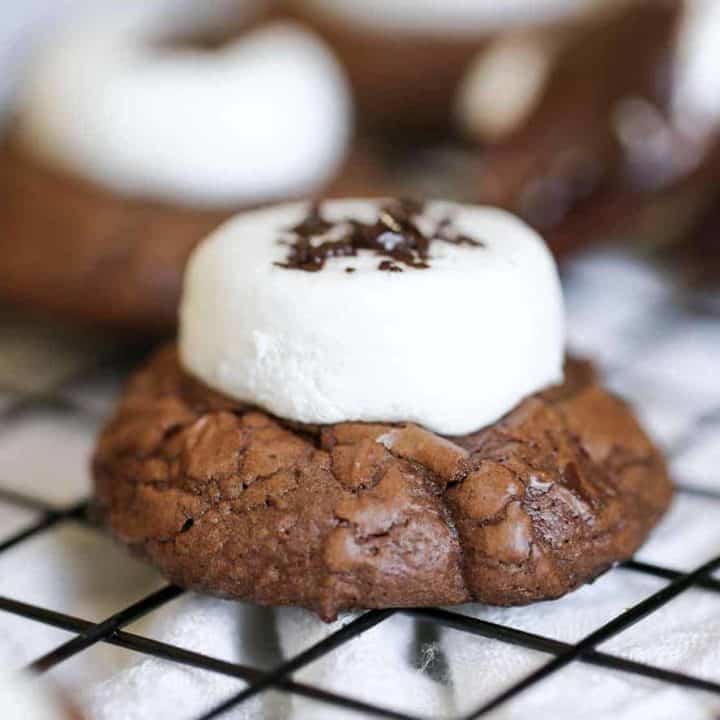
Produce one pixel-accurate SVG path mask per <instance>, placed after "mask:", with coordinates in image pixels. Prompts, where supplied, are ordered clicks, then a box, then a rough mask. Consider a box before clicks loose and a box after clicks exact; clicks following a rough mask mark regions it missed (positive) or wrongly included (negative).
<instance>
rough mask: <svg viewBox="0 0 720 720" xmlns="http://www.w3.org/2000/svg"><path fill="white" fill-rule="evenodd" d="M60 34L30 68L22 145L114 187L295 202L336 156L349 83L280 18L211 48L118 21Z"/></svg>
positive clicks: (173, 196)
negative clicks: (175, 42) (164, 38)
mask: <svg viewBox="0 0 720 720" xmlns="http://www.w3.org/2000/svg"><path fill="white" fill-rule="evenodd" d="M116 15H117V13H114V14H111V16H110V19H112V22H111V21H110V19H108V20H106V21H104V22H100V21H98V20H97V19H96V20H95V22H93V23H87V24H86V25H83V26H81V27H80V28H79V29H76V30H73V31H72V32H66V33H64V34H61V36H60V37H59V38H56V39H55V40H54V41H53V42H50V43H49V45H48V46H47V47H46V48H45V51H44V53H42V54H41V56H40V57H39V58H38V61H37V63H36V64H35V65H34V67H33V68H32V69H31V72H30V76H29V79H28V82H27V84H26V90H25V92H24V95H23V97H22V98H21V102H20V108H19V117H18V134H19V137H20V140H21V142H22V143H23V145H24V146H25V147H26V148H27V149H28V151H30V152H32V153H33V154H35V155H37V156H38V157H40V158H41V159H42V160H44V161H45V162H48V163H50V164H52V165H54V166H56V167H59V168H61V169H63V170H66V171H69V172H72V173H75V174H77V175H80V176H82V177H85V178H86V179H89V180H91V181H93V182H96V183H98V184H101V185H103V186H105V187H107V188H109V189H110V190H112V191H115V192H119V193H123V194H133V195H142V196H149V197H152V198H156V199H160V200H166V201H171V202H179V203H181V204H187V205H196V206H223V205H232V204H238V203H251V202H255V201H258V200H267V199H272V198H280V197H288V196H292V195H303V194H307V193H309V192H312V191H313V190H315V189H317V188H318V187H320V186H321V185H322V184H323V183H324V182H325V181H327V180H328V179H329V178H330V177H331V176H332V174H333V173H334V171H335V170H336V169H337V167H338V165H339V163H340V161H341V160H342V157H343V154H344V151H345V149H346V146H347V142H348V138H349V133H350V126H351V120H350V100H349V94H348V90H347V87H346V83H345V79H344V76H343V75H342V72H341V70H340V69H339V66H338V64H337V62H336V61H335V60H334V58H333V57H332V55H331V54H330V52H329V51H328V50H327V49H326V48H325V46H324V45H323V44H321V42H320V41H319V40H318V39H317V38H316V37H315V36H313V35H312V34H310V33H309V32H307V31H306V30H305V29H303V28H302V27H301V26H299V25H297V24H294V23H291V22H275V23H268V24H265V25H263V26H260V27H259V29H255V30H253V31H249V32H247V33H246V34H245V35H243V36H241V37H239V38H238V39H237V40H235V41H234V42H230V43H228V44H226V45H225V46H223V47H221V48H218V49H215V50H210V51H209V50H200V49H193V48H189V47H184V48H181V47H175V48H173V47H171V46H167V44H166V46H165V47H162V46H161V45H160V44H159V43H158V42H157V38H155V35H156V34H157V31H156V29H155V26H156V25H157V24H158V23H157V18H152V19H153V20H154V22H153V23H150V22H149V21H148V22H146V23H145V25H147V27H145V26H144V25H143V23H142V22H140V21H135V22H126V23H124V24H123V23H120V27H119V28H118V27H116V23H115V16H116Z"/></svg>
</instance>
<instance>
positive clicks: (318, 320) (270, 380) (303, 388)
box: [180, 200, 564, 435]
mask: <svg viewBox="0 0 720 720" xmlns="http://www.w3.org/2000/svg"><path fill="white" fill-rule="evenodd" d="M383 205H384V202H383V201H370V200H342V201H328V202H326V203H324V204H323V206H322V215H323V217H324V218H325V219H326V220H328V221H330V222H332V223H341V222H342V221H343V220H347V219H348V218H352V219H355V220H359V221H362V222H365V223H373V222H375V221H376V220H377V218H378V215H379V212H380V209H381V208H382V207H383ZM307 211H308V208H307V205H306V204H303V203H291V204H283V205H279V206H275V207H272V208H268V209H264V210H260V211H255V212H250V213H246V214H242V215H239V216H237V217H235V218H234V219H232V220H231V221H229V222H228V223H226V224H225V225H223V226H221V227H220V228H219V229H218V230H217V231H215V232H214V233H213V234H212V235H211V236H210V237H209V238H208V239H207V240H206V241H205V242H204V243H202V244H201V245H200V246H199V248H198V249H196V251H195V252H194V254H193V256H192V257H191V259H190V262H189V266H188V269H187V271H186V276H185V284H184V293H183V298H182V302H181V310H180V354H181V360H182V363H183V365H184V367H185V368H186V369H187V370H188V371H189V372H190V373H192V374H194V375H196V376H197V377H198V378H200V379H202V380H203V381H205V382H206V383H207V384H208V385H209V386H211V387H213V388H216V389H218V390H220V391H222V392H224V393H226V394H228V395H229V396H231V397H234V398H236V399H238V400H241V401H245V402H249V403H253V404H255V405H257V406H259V407H261V408H264V409H265V410H268V411H269V412H271V413H274V414H275V415H278V416H280V417H283V418H287V419H290V420H295V421H299V422H305V423H337V422H342V421H350V420H357V421H385V422H395V421H409V422H415V423H418V424H420V425H423V426H425V427H428V428H430V429H431V430H434V431H436V432H439V433H443V434H448V435H454V434H462V433H468V432H471V431H474V430H477V429H478V428H480V427H482V426H484V425H487V424H489V423H492V422H494V421H496V420H498V419H499V418H500V417H501V416H502V415H503V414H505V413H506V412H507V411H508V410H510V409H511V408H512V407H513V406H515V405H516V404H517V403H518V402H519V401H520V400H521V399H522V398H524V397H525V396H527V395H529V394H531V393H533V392H536V391H537V390H540V389H541V388H543V387H546V386H548V385H551V384H553V383H556V382H559V381H560V380H561V378H562V363H563V354H564V320H563V303H562V295H561V290H560V285H559V281H558V276H557V271H556V267H555V264H554V261H553V259H552V257H551V255H550V253H549V251H548V249H547V247H546V246H545V244H544V243H543V241H542V239H541V238H540V237H539V236H538V235H537V234H536V233H535V232H534V231H533V230H532V229H531V228H530V227H528V226H527V225H525V224H524V223H522V222H521V221H520V220H519V219H517V218H515V217H513V216H512V215H510V214H508V213H506V212H504V211H502V210H498V209H494V208H489V207H477V206H469V205H456V204H451V203H441V202H433V203H430V204H428V205H427V206H426V207H425V208H424V209H423V211H422V216H421V217H418V218H417V220H416V221H417V224H418V226H420V225H421V224H425V225H432V224H433V223H435V222H437V221H439V220H440V219H441V218H443V217H450V218H451V219H452V220H451V223H452V226H453V228H454V229H455V230H456V231H458V232H459V233H462V234H463V235H466V236H468V237H470V238H474V239H475V240H477V241H480V242H481V243H482V245H480V246H475V245H468V244H452V243H449V242H443V241H440V240H434V241H433V242H432V243H431V244H430V247H429V259H428V263H429V267H428V268H426V269H418V268H414V267H408V266H404V267H402V270H403V271H402V272H383V271H380V270H379V269H378V265H379V263H380V262H382V261H383V258H382V257H378V256H377V255H376V254H374V252H372V251H367V250H359V251H358V254H357V255H356V256H352V257H335V258H330V259H328V260H327V261H326V262H325V265H324V267H323V268H322V269H321V270H319V271H317V272H307V271H304V270H299V269H288V268H285V267H279V266H278V265H277V264H275V263H282V262H285V261H286V260H287V257H288V251H289V248H288V246H287V244H282V240H283V239H285V240H287V238H288V228H290V227H292V226H295V225H296V224H297V223H299V222H300V221H301V220H303V219H304V218H305V217H306V215H307ZM339 227H340V226H339V225H335V226H334V227H333V228H332V229H331V230H330V231H328V232H329V235H332V233H334V232H336V231H337V230H338V228H339ZM315 242H317V241H315ZM348 268H353V271H352V272H348V270H347V269H348Z"/></svg>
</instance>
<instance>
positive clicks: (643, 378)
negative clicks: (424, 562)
mask: <svg viewBox="0 0 720 720" xmlns="http://www.w3.org/2000/svg"><path fill="white" fill-rule="evenodd" d="M565 288H566V305H567V308H568V311H569V321H570V322H569V332H570V339H571V344H572V345H573V346H574V347H578V348H580V349H581V350H583V351H585V352H587V353H590V354H592V355H597V356H598V357H599V359H600V364H601V366H602V367H603V368H604V369H605V370H606V371H607V372H608V373H609V379H610V381H611V384H612V385H613V387H616V388H617V389H618V390H621V391H622V392H623V394H625V395H627V396H628V397H629V398H630V399H631V401H632V402H634V403H635V404H636V406H637V407H638V410H639V412H640V413H641V414H642V415H643V417H644V418H645V419H646V422H648V424H649V427H651V428H652V429H653V431H654V432H655V433H656V435H657V437H658V438H659V440H660V442H661V443H663V444H664V445H666V447H668V448H669V450H670V451H671V458H670V459H671V464H672V468H673V472H674V474H675V476H676V477H677V478H678V480H679V481H681V482H683V483H685V484H692V485H694V486H697V487H701V488H704V489H709V490H720V477H719V476H718V470H717V468H718V463H717V445H718V438H719V435H720V422H718V420H719V418H716V419H715V420H713V418H714V416H713V414H712V412H711V410H712V408H713V407H715V408H717V407H718V405H720V376H718V373H717V372H716V370H715V369H716V368H717V367H719V366H720V363H719V361H720V342H719V338H718V333H719V332H720V329H719V328H718V324H717V323H712V322H708V321H707V320H702V319H698V318H694V317H692V316H689V315H685V314H684V312H683V311H682V309H681V308H680V307H679V306H675V305H672V304H671V299H672V298H671V290H670V289H669V287H668V286H667V285H666V284H665V283H664V282H663V278H662V277H661V276H660V275H658V274H657V273H656V272H655V271H653V270H652V269H651V268H650V267H649V266H647V265H644V264H641V263H639V262H638V261H635V260H631V259H628V258H626V257H624V256H622V255H620V254H618V253H607V252H597V253H593V254H590V255H587V256H585V257H584V258H582V259H581V260H578V261H577V262H576V263H574V264H573V265H572V266H571V267H570V268H569V269H568V271H567V272H566V273H565ZM0 344H1V343H0ZM0 352H2V348H1V347H0ZM115 385H116V384H115V383H114V382H98V379H97V378H96V377H92V378H89V379H88V380H87V381H86V382H78V383H74V384H73V386H72V387H71V388H70V389H69V390H68V394H67V396H68V397H69V398H70V399H71V400H73V401H75V402H77V404H78V405H79V406H81V407H85V408H104V407H107V406H108V404H109V402H108V400H109V397H110V394H111V393H112V392H113V391H114V388H115ZM10 399H12V398H10ZM698 420H702V421H703V424H702V432H699V433H697V434H696V433H694V432H690V430H691V429H692V427H693V424H694V423H695V422H696V421H698ZM53 427H54V428H55V429H56V433H53V432H51V431H50V429H51V428H53ZM94 432H95V423H94V422H92V421H87V422H85V421H84V420H82V419H81V418H80V417H79V416H78V417H76V416H75V415H73V414H72V413H70V412H68V411H61V410H58V409H54V408H52V407H49V408H48V409H47V410H46V411H43V412H38V413H36V412H27V413H25V414H23V415H22V416H20V417H16V418H14V419H13V420H12V422H10V421H6V422H0V487H10V488H13V489H15V490H22V491H23V492H26V493H27V494H30V495H33V496H34V497H41V498H47V499H48V500H49V501H52V502H53V503H56V504H58V503H63V504H64V503H69V502H74V501H75V500H77V499H78V498H79V497H81V496H82V495H83V494H84V493H86V492H88V491H89V479H88V475H87V473H86V472H85V471H84V468H83V463H84V460H83V457H86V455H87V452H88V450H89V448H90V446H91V439H92V435H93V433H94ZM688 441H689V442H688ZM22 458H24V459H25V460H24V462H25V465H23V463H22V462H20V460H21V459H22ZM19 475H21V476H19ZM36 517H37V516H36V515H35V514H34V513H32V512H30V511H18V510H16V509H14V508H11V507H10V506H8V505H7V504H4V503H2V502H0V542H1V541H2V540H3V539H5V538H6V537H9V536H10V535H11V534H12V533H14V532H16V531H18V529H20V528H22V527H25V526H27V525H28V524H29V523H31V522H32V521H33V520H34V519H35V518H36ZM718 553H720V502H718V501H713V500H710V499H706V498H702V497H699V496H691V495H687V494H679V495H678V496H677V498H676V500H675V502H674V505H673V507H672V509H671V510H670V512H669V513H668V515H667V517H666V518H665V519H664V520H663V521H662V523H661V524H660V526H659V527H658V528H657V530H656V531H655V532H654V533H653V535H652V537H651V539H650V541H649V542H648V543H647V544H646V545H645V546H644V547H643V548H642V549H641V550H640V552H639V553H638V559H639V560H643V561H646V562H652V563H657V564H660V565H664V566H666V567H670V568H674V569H678V570H691V569H693V568H694V567H697V566H698V565H700V564H701V563H703V562H705V561H706V560H708V559H709V558H711V557H713V556H715V555H716V554H718ZM664 582H665V581H663V580H661V579H659V578H654V577H651V576H648V575H645V574H642V573H638V572H633V571H630V570H621V569H617V570H614V571H612V572H610V573H608V574H606V575H605V576H603V577H601V578H600V579H598V580H597V581H596V582H595V583H594V584H592V585H589V586H586V587H584V588H582V589H581V590H579V591H577V592H575V593H573V594H571V595H569V596H567V597H565V598H563V599H561V600H558V601H555V602H549V603H540V604H537V605H532V606H528V607H524V608H507V609H499V608H488V607H482V606H474V607H472V606H464V607H462V608H456V609H455V611H458V612H463V613H468V614H471V615H475V616H477V617H479V618H483V619H486V620H491V621H493V622H499V623H502V624H507V625H510V626H512V627H515V628H520V629H523V630H526V631H529V632H534V633H538V634H541V635H548V636H550V637H553V638H556V639H558V640H561V641H563V642H568V643H573V642H576V641H578V640H579V639H581V638H582V637H583V636H585V635H587V634H589V633H590V632H592V631H593V630H595V629H597V628H598V627H599V626H600V625H602V624H603V623H605V622H607V621H608V620H610V619H611V618H612V617H614V616H615V615H617V614H618V613H620V612H622V611H623V610H624V609H625V608H627V607H630V606H631V605H633V604H635V603H637V602H639V601H640V600H642V599H643V598H645V597H647V596H648V595H650V594H652V593H653V592H655V591H656V590H657V589H659V588H661V587H663V584H664ZM162 583H163V581H162V579H161V578H160V577H159V576H158V575H157V574H156V573H155V572H154V571H152V570H151V569H148V568H146V567H145V566H144V565H142V563H140V562H139V561H137V560H135V559H133V558H132V557H130V556H129V555H128V554H127V553H126V552H125V551H124V550H123V548H121V547H120V546H118V545H116V544H115V543H113V542H112V541H110V540H109V539H108V538H105V537H103V536H102V535H100V534H98V533H97V532H96V531H95V530H91V529H86V528H82V527H80V526H77V525H74V524H67V525H62V526H60V527H56V528H54V529H51V530H48V531H46V532H45V533H43V534H40V535H38V536H36V537H34V538H33V539H32V540H29V541H26V542H23V543H20V544H19V545H17V546H16V547H14V548H13V549H12V550H10V551H8V552H6V553H0V593H1V594H3V595H8V596H11V597H15V598H19V599H22V600H24V601H26V602H34V603H37V604H39V605H42V606H45V607H49V608H55V609H59V610H61V611H63V612H67V613H70V614H73V615H77V616H81V617H83V618H85V619H89V620H93V621H98V620H101V619H103V618H104V617H107V616H108V615H110V614H112V613H114V612H117V611H118V610H120V609H121V608H123V607H125V606H126V605H128V604H130V603H132V602H134V601H137V600H138V599H140V598H141V597H143V596H145V595H147V594H149V593H150V592H152V591H154V590H155V589H157V588H158V587H160V586H161V585H162ZM719 609H720V596H718V595H717V594H716V593H711V592H708V591H703V590H691V591H688V592H687V593H686V594H683V595H682V596H681V597H680V598H677V599H676V600H674V601H673V602H671V603H670V604H669V605H668V606H667V607H666V608H665V609H663V610H662V611H660V612H658V613H656V614H653V615H651V616H650V617H649V618H646V619H645V620H643V621H642V622H640V623H638V624H637V625H636V626H634V627H633V628H631V629H629V630H627V631H626V632H624V633H622V634H620V635H619V636H618V637H616V638H614V639H612V640H611V641H609V642H606V643H604V644H603V645H602V646H601V648H599V649H600V650H602V651H603V652H609V653H613V654H617V655H620V656H623V657H627V658H632V659H634V660H638V661H642V662H646V663H650V664H654V665H658V666H660V667H663V668H668V669H672V670H676V671H680V672H684V673H689V674H697V675H699V676H701V677H706V678H709V679H715V680H717V679H718V674H717V668H718V666H719V665H720V620H719V619H718V618H720V612H718V610H719ZM273 618H275V621H273ZM350 619H351V618H349V617H345V618H341V620H340V621H338V623H335V624H332V625H324V624H323V623H321V622H320V621H319V620H317V619H316V618H315V617H314V616H312V615H310V614H309V613H306V612H304V611H301V610H294V609H280V610H278V611H277V612H276V613H275V614H273V613H272V612H269V611H261V610H257V609H253V608H250V607H249V606H247V605H244V604H239V603H228V602H223V601H219V600H214V599H209V598H202V597H199V596H197V595H193V594H190V593H189V594H187V595H183V596H182V597H181V598H179V599H177V600H175V601H173V602H172V603H169V604H168V605H166V606H165V607H164V608H163V609H161V610H159V611H156V612H155V613H151V614H150V615H149V616H147V617H146V618H144V619H143V620H142V621H141V622H136V623H134V624H133V625H131V626H130V627H129V628H128V630H129V631H131V632H136V633H140V634H144V635H148V636H151V637H154V638H158V639H161V640H164V641H166V642H169V643H174V644H178V645H180V646H182V647H185V648H189V649H193V650H195V651H198V652H202V653H206V654H208V655H211V656H214V657H220V658H223V659H226V660H230V661H234V662H243V663H247V664H250V665H253V666H255V667H259V668H261V669H271V668H272V667H275V666H277V665H278V664H279V663H280V662H282V661H283V660H287V659H288V658H290V657H293V656H294V655H296V654H297V653H299V652H302V651H303V650H305V649H307V648H308V647H310V646H311V645H312V644H314V643H315V642H317V641H319V640H321V639H322V638H324V637H326V636H327V635H328V634H329V633H330V632H332V631H333V630H335V629H337V628H338V627H339V626H340V624H342V623H344V622H348V620H350ZM415 632H416V628H415V621H414V620H412V619H410V618H408V617H406V616H403V615H397V616H394V617H393V618H392V619H390V620H388V621H386V622H383V623H381V624H380V625H378V626H376V627H374V628H372V629H371V630H369V631H367V632H366V633H365V634H364V635H362V636H360V637H358V638H356V639H354V640H353V641H352V642H350V643H349V644H348V645H346V646H344V647H343V648H341V649H340V650H336V651H334V652H333V653H332V654H331V655H329V656H327V657H325V658H322V659H319V660H317V661H315V662H314V663H313V664H312V665H310V666H309V667H307V668H305V669H303V670H302V671H300V672H298V673H296V676H295V678H294V679H295V680H297V681H301V682H306V683H311V684H314V685H317V686H319V687H321V688H323V689H325V690H330V691H333V692H337V693H342V694H347V695H350V696H351V697H355V698H358V699H361V700H364V701H367V702H372V703H375V704H377V705H381V706H383V707H388V708H393V709H396V710H400V711H406V712H409V713H416V714H418V715H422V716H425V717H443V716H453V715H456V714H457V713H459V712H463V711H468V710H470V709H472V708H473V707H476V706H477V705H479V704H480V703H482V702H484V701H487V700H488V699H489V698H491V697H493V696H494V695H495V694H496V693H497V692H499V691H500V690H502V689H504V688H506V687H508V686H509V685H510V684H511V683H513V682H514V681H516V680H518V679H520V678H521V677H523V676H524V675H525V674H526V673H528V672H530V671H532V670H533V669H535V668H537V667H539V666H540V664H542V663H544V662H547V661H548V660H549V659H550V656H549V655H545V654H541V653H537V652H531V651H528V650H525V649H523V648H519V647H515V646H511V645H508V644H505V643H502V642H500V641H495V640H490V639H485V638H481V637H475V636H471V635H467V634H465V633H462V632H459V631H456V630H442V631H441V632H440V633H439V638H437V640H436V641H435V643H434V644H430V645H428V646H426V647H424V648H423V647H420V646H419V643H418V641H417V638H416V636H415ZM69 637H71V635H70V634H68V633H66V632H63V631H60V630H56V629H54V628H50V627H48V626H45V625H42V624H40V623H36V622H32V621H30V620H24V619H22V618H17V617H15V616H13V615H10V614H7V613H0V647H7V648H12V650H11V651H10V652H11V653H12V659H13V660H12V664H13V665H14V666H22V665H24V664H26V663H28V662H30V661H31V660H33V659H34V658H36V657H38V656H39V655H42V654H44V653H45V652H47V651H49V650H51V649H52V648H53V647H55V646H56V645H59V644H60V643H61V642H64V641H66V640H67V639H68V638H69ZM268 648H269V649H268ZM433 658H435V660H436V662H434V663H429V664H430V669H427V668H426V669H423V668H425V666H426V665H428V662H426V661H428V660H432V659H433ZM419 668H420V669H419ZM49 678H50V679H51V680H54V681H55V682H56V683H57V684H58V685H59V686H60V687H61V688H62V689H64V690H65V691H66V692H67V693H68V694H70V695H73V696H78V697H79V699H80V701H81V703H82V705H83V706H84V709H85V711H86V713H87V716H88V720H95V719H96V718H99V719H100V720H135V718H138V719H139V718H146V717H148V718H153V720H165V718H168V719H172V720H191V718H193V717H196V716H197V715H198V714H199V713H201V712H203V711H206V710H208V709H210V708H211V707H214V706H215V705H216V704H217V703H219V702H222V701H223V700H225V699H226V698H228V697H230V696H231V695H233V694H234V693H236V692H238V691H240V690H241V689H242V688H243V687H244V683H243V682H242V681H239V680H235V679H232V678H227V677H223V676H222V675H218V674H215V673H210V672H207V671H204V670H197V669H193V668H187V667H182V666H178V665H176V664H174V663H170V662H167V661H162V660H156V659H153V658H148V657H146V656H140V655H137V654H135V653H131V652H129V651H125V650H122V649H120V648H117V647H114V646H110V645H107V644H104V643H99V644H98V645H96V646H94V647H93V648H92V649H90V650H88V651H86V652H84V653H82V654H80V655H79V656H77V657H75V658H73V659H71V660H68V661H66V662H64V663H62V664H60V665H59V666H57V667H56V668H55V669H54V670H53V671H52V672H51V673H50V674H49ZM718 712H720V699H719V698H717V697H715V696H712V695H708V694H704V693H701V692H697V691H689V690H683V689H678V688H675V687H672V686H670V685H667V684H663V683H659V682H655V681H651V680H646V679H643V678H640V677H638V676H633V675H628V674H625V673H620V672H617V671H611V670H606V669H604V668H600V667H594V666H590V665H587V664H582V663H573V664H572V665H571V666H569V667H567V668H565V669H563V670H561V671H560V672H559V673H558V674H557V675H554V676H552V677H549V678H546V679H545V680H544V681H543V682H542V683H541V684H539V685H538V686H537V687H536V688H534V689H531V690H529V691H528V692H525V693H523V694H521V695H520V696H519V697H518V698H516V699H515V700H513V701H512V702H510V703H508V704H507V705H504V706H501V707H500V708H499V709H498V710H497V711H496V712H495V713H494V714H493V715H492V717H494V718H520V717H523V718H524V717H528V716H530V717H533V716H534V717H553V718H556V719H558V720H566V719H567V720H575V719H576V718H583V719H592V720H595V719H596V718H607V717H613V718H621V719H622V720H626V719H627V720H630V719H633V720H634V719H635V718H652V720H656V719H659V720H666V719H667V720H671V719H672V720H674V719H675V718H678V717H681V718H683V720H710V718H713V717H716V716H717V714H718ZM347 716H348V714H347V713H345V714H344V713H343V711H336V710H335V709H333V708H332V707H331V706H330V705H327V704H325V703H318V702H316V701H310V700H306V699H304V698H300V697H295V696H292V697H291V696H288V695H287V694H284V693H280V692H270V693H267V694H265V693H263V694H262V695H261V696H260V697H258V698H255V699H253V700H251V701H250V702H248V703H247V704H244V705H241V706H240V707H239V708H238V709H237V710H236V711H234V712H231V713H230V714H229V715H228V717H230V718H233V717H234V718H242V720H256V719H257V720H260V719H261V718H262V719H263V720H265V719H267V720H306V719H309V720H317V719H318V718H320V719H321V720H324V719H332V720H335V718H340V717H342V718H344V717H347Z"/></svg>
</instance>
